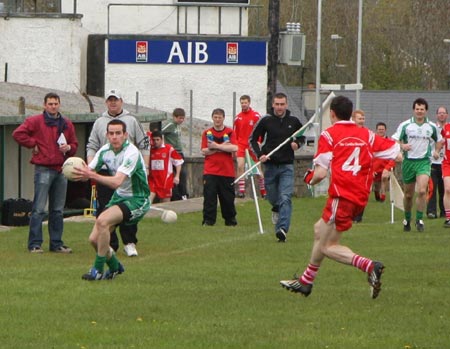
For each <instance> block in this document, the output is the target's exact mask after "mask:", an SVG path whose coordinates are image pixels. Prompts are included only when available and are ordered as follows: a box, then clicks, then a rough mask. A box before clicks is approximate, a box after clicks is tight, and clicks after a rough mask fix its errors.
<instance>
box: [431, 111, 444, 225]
mask: <svg viewBox="0 0 450 349" xmlns="http://www.w3.org/2000/svg"><path fill="white" fill-rule="evenodd" d="M447 118H448V111H447V108H446V107H443V106H440V107H439V108H437V110H436V126H437V128H438V132H439V133H442V129H443V128H444V125H445V124H446V123H447ZM443 158H444V151H443V150H442V148H441V151H440V152H439V157H437V158H435V157H433V156H432V157H430V159H431V172H430V179H431V181H432V182H433V185H432V186H431V187H432V190H431V196H430V197H429V200H428V205H427V217H428V218H431V219H433V218H437V217H438V209H437V206H439V211H440V213H439V216H440V217H444V216H445V208H444V181H443V179H442V178H443V177H442V159H443ZM428 189H429V190H430V185H429V186H428ZM438 196H439V199H438ZM436 202H437V205H436Z"/></svg>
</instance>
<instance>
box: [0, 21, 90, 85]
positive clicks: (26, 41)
mask: <svg viewBox="0 0 450 349" xmlns="http://www.w3.org/2000/svg"><path fill="white" fill-rule="evenodd" d="M0 33H1V35H0V52H1V54H0V72H1V77H2V79H3V78H4V73H5V63H8V81H9V82H14V83H20V84H27V85H35V86H41V87H48V88H54V89H60V90H64V91H69V92H76V91H78V90H77V88H80V87H83V86H84V85H85V82H84V81H83V82H82V80H81V71H80V65H81V46H82V43H81V35H80V34H81V21H80V20H79V19H74V20H69V19H67V18H16V17H11V18H9V19H8V20H3V19H0Z"/></svg>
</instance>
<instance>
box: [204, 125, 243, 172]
mask: <svg viewBox="0 0 450 349" xmlns="http://www.w3.org/2000/svg"><path fill="white" fill-rule="evenodd" d="M208 137H211V138H213V139H214V142H216V143H219V144H222V143H225V142H230V143H231V144H236V137H235V135H234V132H233V130H232V129H231V128H229V127H225V128H224V129H223V130H222V131H217V130H216V129H214V127H211V128H209V129H207V130H205V131H203V134H202V145H201V148H202V149H203V148H207V147H208ZM203 174H206V175H215V176H224V177H233V178H234V174H235V172H234V161H233V154H232V153H229V152H224V151H218V152H216V153H214V154H211V155H206V156H205V166H204V169H203Z"/></svg>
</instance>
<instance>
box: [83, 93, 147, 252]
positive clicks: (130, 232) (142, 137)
mask: <svg viewBox="0 0 450 349" xmlns="http://www.w3.org/2000/svg"><path fill="white" fill-rule="evenodd" d="M105 99H106V102H105V103H106V107H107V110H106V111H105V112H104V113H103V114H102V116H100V117H99V118H98V119H97V120H96V121H95V123H94V126H93V127H92V131H91V134H90V136H89V140H88V143H87V145H86V151H87V163H88V164H89V163H90V162H91V161H92V159H93V158H94V155H95V153H96V152H97V151H98V150H99V149H100V148H101V147H102V146H103V145H104V144H106V143H107V139H106V127H107V125H108V123H109V122H110V121H111V120H113V119H120V120H122V121H123V122H124V123H125V124H126V126H127V132H128V139H129V141H130V142H132V143H133V144H134V145H135V146H136V147H137V148H138V149H139V150H140V152H141V154H142V156H143V157H144V162H145V166H146V167H147V169H148V163H149V156H150V147H149V139H148V136H147V134H146V132H145V130H144V127H143V126H142V125H141V123H140V122H139V121H138V120H137V119H136V117H135V116H133V115H132V114H130V112H128V111H127V110H126V109H123V97H122V94H121V93H120V91H119V90H117V89H111V90H109V91H108V92H107V93H106V97H105ZM102 174H107V175H110V174H109V173H108V171H107V169H106V168H105V169H104V171H103V172H102ZM96 189H97V205H98V207H97V215H99V214H100V213H101V212H102V211H103V210H104V209H105V205H106V204H107V203H108V202H109V200H110V199H111V196H112V194H113V192H114V191H113V190H112V189H111V188H109V187H106V186H103V185H101V184H98V183H97V187H96ZM136 234H137V225H120V235H121V238H122V242H123V244H124V252H125V253H126V255H127V256H128V257H134V256H137V255H138V252H137V250H136V243H137V238H136ZM110 244H111V247H112V248H113V249H114V250H115V251H117V250H118V249H119V241H118V239H117V235H116V233H115V231H114V232H112V233H111V242H110Z"/></svg>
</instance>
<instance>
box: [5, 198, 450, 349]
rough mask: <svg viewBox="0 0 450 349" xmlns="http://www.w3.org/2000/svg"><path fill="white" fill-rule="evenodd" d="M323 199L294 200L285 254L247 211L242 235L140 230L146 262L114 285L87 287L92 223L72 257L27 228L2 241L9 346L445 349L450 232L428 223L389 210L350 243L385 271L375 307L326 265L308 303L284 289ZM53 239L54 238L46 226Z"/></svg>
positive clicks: (352, 272)
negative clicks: (32, 245)
mask: <svg viewBox="0 0 450 349" xmlns="http://www.w3.org/2000/svg"><path fill="white" fill-rule="evenodd" d="M324 202H325V198H319V199H312V198H302V199H295V200H294V201H293V208H294V209H293V219H292V226H291V230H290V232H289V234H288V242H287V243H285V244H280V243H277V242H276V239H275V236H274V233H273V226H272V224H271V222H270V208H269V205H268V203H267V202H262V203H261V213H262V216H263V225H264V228H265V231H266V233H265V234H264V235H261V234H259V233H258V224H257V221H256V215H255V208H254V204H253V202H251V201H249V202H246V203H243V204H239V205H238V207H237V210H238V217H237V218H238V222H239V225H238V226H237V227H225V226H224V224H223V220H222V219H218V221H217V224H216V226H214V227H202V226H201V224H200V223H201V213H190V214H180V215H179V216H178V222H177V223H176V224H171V225H167V224H164V223H162V222H161V220H160V219H159V218H147V219H145V220H144V221H142V222H141V223H140V224H139V233H138V238H139V243H138V251H139V257H136V258H128V257H125V256H124V254H123V253H122V252H121V251H120V252H119V254H118V256H119V259H120V260H121V261H122V263H123V264H124V265H125V268H126V272H125V273H124V274H123V275H120V276H118V277H117V278H116V279H115V280H113V281H100V282H87V281H83V280H81V275H82V274H83V273H85V272H86V271H87V270H88V269H89V267H90V266H91V264H92V261H93V258H94V252H93V250H92V248H91V247H90V246H89V244H88V241H87V238H88V235H89V232H90V230H91V227H92V223H73V222H66V224H65V233H64V242H65V243H66V244H67V245H68V246H70V247H72V248H73V250H74V253H73V254H71V255H60V254H53V253H49V252H48V251H47V250H48V248H47V247H48V246H47V245H48V234H47V232H46V230H45V233H44V240H45V242H44V245H43V247H44V249H45V250H46V252H45V253H44V254H43V255H32V254H30V253H28V252H27V250H26V240H27V235H28V231H27V230H28V229H27V227H23V228H15V229H12V230H11V231H8V232H2V233H0V258H1V268H0V278H1V286H0V348H23V349H25V348H74V349H75V348H78V349H91V348H92V349H93V348H170V349H173V348H180V349H181V348H183V349H188V348H195V349H199V348H205V349H206V348H208V349H210V348H220V349H222V348H267V349H269V348H270V349H272V348H296V349H297V348H309V349H314V348H346V349H349V348H358V349H360V348H398V349H410V348H449V347H450V331H449V328H450V275H449V274H450V273H449V269H450V268H449V266H450V247H449V246H450V229H445V228H443V227H442V223H443V219H435V220H425V233H417V232H416V231H415V229H414V227H413V229H412V232H411V233H404V232H403V231H402V226H401V219H402V215H401V212H399V211H396V212H395V214H396V223H395V224H393V225H392V224H390V223H389V221H390V208H389V203H384V204H380V203H376V202H370V203H369V205H368V207H367V208H366V212H365V214H364V218H363V222H362V223H359V224H357V225H355V226H354V227H353V228H352V230H350V231H349V232H347V233H345V235H344V237H343V239H342V243H343V244H346V245H348V246H349V247H351V248H352V249H353V250H354V251H355V252H356V253H359V254H361V255H363V256H367V257H370V258H373V259H376V260H381V261H383V263H384V264H385V265H386V269H385V273H384V274H383V278H382V282H383V286H382V292H381V294H380V296H379V297H378V298H377V299H376V300H373V299H371V298H370V295H369V287H368V284H367V276H366V274H364V273H362V272H361V271H359V270H357V269H355V268H353V267H350V266H346V265H342V264H338V263H336V262H333V261H330V260H325V262H324V263H323V265H322V268H321V270H320V272H319V274H318V277H317V279H316V282H315V285H314V288H313V292H312V294H311V295H310V296H309V297H308V298H303V297H301V296H300V295H298V294H293V293H290V292H287V291H286V290H284V289H282V288H281V287H280V285H279V280H281V279H286V278H291V276H292V275H293V274H294V273H295V272H302V271H303V269H304V268H305V266H306V265H307V263H308V258H309V254H310V249H311V245H312V240H313V233H312V227H313V224H314V222H315V221H316V220H317V219H318V218H319V217H320V214H321V211H322V207H323V205H324ZM45 229H46V228H45Z"/></svg>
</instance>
